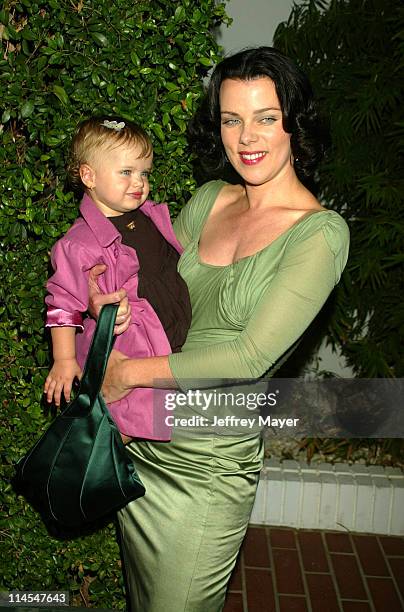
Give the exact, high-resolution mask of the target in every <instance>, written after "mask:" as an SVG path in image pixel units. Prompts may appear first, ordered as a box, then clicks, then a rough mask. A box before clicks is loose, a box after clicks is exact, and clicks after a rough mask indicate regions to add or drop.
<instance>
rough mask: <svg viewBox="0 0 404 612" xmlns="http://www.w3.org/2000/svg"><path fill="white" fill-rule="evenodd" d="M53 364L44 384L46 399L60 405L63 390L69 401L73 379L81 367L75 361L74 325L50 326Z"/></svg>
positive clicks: (76, 376) (78, 375)
mask: <svg viewBox="0 0 404 612" xmlns="http://www.w3.org/2000/svg"><path fill="white" fill-rule="evenodd" d="M51 334H52V345H53V360H54V362H53V366H52V369H51V371H50V372H49V374H48V376H47V378H46V380H45V386H44V393H45V394H46V400H47V401H48V402H49V403H50V402H51V401H52V399H53V401H54V402H55V404H56V406H60V399H61V395H62V392H63V395H64V398H65V400H66V401H67V402H68V401H70V392H71V390H72V384H73V380H74V379H75V378H80V377H81V369H80V366H79V364H78V363H77V361H76V347H75V334H76V328H75V327H52V328H51Z"/></svg>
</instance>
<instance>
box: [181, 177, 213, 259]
mask: <svg viewBox="0 0 404 612" xmlns="http://www.w3.org/2000/svg"><path fill="white" fill-rule="evenodd" d="M224 185H225V183H224V181H210V182H209V183H205V184H204V185H202V187H200V188H199V189H198V190H197V191H196V192H195V193H194V195H193V196H192V198H191V199H190V200H189V202H188V203H187V204H186V205H185V206H184V208H183V209H182V210H181V211H180V212H179V214H178V216H177V217H176V219H175V221H174V223H173V226H174V232H175V235H176V236H177V240H178V241H179V242H180V243H181V245H182V246H183V247H184V248H185V247H186V246H187V245H188V243H189V242H191V240H193V239H194V238H195V237H199V235H200V233H201V230H202V227H203V224H204V222H205V219H206V217H207V216H208V214H209V212H210V209H211V208H212V206H213V203H214V201H215V200H216V197H217V194H218V193H219V191H220V189H221V188H222V187H223V186H224Z"/></svg>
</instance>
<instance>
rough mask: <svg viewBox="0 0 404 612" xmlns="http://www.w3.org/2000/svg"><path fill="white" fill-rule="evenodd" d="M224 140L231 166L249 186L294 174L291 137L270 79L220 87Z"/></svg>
mask: <svg viewBox="0 0 404 612" xmlns="http://www.w3.org/2000/svg"><path fill="white" fill-rule="evenodd" d="M219 102H220V114H221V137H222V142H223V146H224V149H225V151H226V155H227V157H228V159H229V162H230V163H231V165H232V166H233V167H234V168H235V170H236V171H237V172H238V173H239V174H240V176H241V177H242V178H243V179H244V180H245V182H246V183H247V184H251V185H262V184H264V183H267V182H268V181H271V180H273V179H274V178H277V177H282V176H287V175H288V173H290V172H293V166H292V164H291V149H290V134H288V133H287V132H285V130H284V129H283V125H282V110H281V107H280V103H279V100H278V96H277V95H276V91H275V85H274V83H273V81H272V80H271V79H270V78H269V77H260V78H257V79H253V80H250V81H242V80H239V79H225V80H224V81H223V83H222V85H221V87H220V95H219Z"/></svg>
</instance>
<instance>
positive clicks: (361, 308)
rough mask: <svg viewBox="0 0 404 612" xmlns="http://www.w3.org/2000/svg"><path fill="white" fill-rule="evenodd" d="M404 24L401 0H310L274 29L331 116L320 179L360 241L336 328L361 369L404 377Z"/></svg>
mask: <svg viewBox="0 0 404 612" xmlns="http://www.w3.org/2000/svg"><path fill="white" fill-rule="evenodd" d="M403 32H404V5H403V2H402V0H362V1H361V2H358V1H357V0H331V1H330V2H328V1H325V0H304V1H303V2H299V3H298V4H296V5H295V6H294V7H293V10H292V12H291V15H290V17H289V20H288V22H287V23H286V22H285V23H283V24H281V25H280V26H279V27H278V29H277V31H276V33H275V38H274V40H275V44H276V46H277V47H278V48H279V49H280V50H281V51H283V52H284V53H286V54H288V55H290V56H291V57H293V58H294V59H295V60H296V61H297V62H299V63H301V65H302V66H303V67H304V69H305V71H306V72H307V73H308V75H309V77H310V79H311V81H312V83H313V86H314V88H315V91H316V93H317V95H318V96H319V98H320V101H321V107H322V109H323V110H324V111H325V112H326V113H327V115H328V117H329V119H330V125H331V133H332V142H333V148H332V151H331V153H330V155H329V158H328V160H326V163H324V164H323V165H322V168H321V169H320V187H321V191H322V194H323V197H324V201H325V202H327V203H328V205H329V206H332V207H333V208H334V209H335V210H338V211H340V212H341V213H342V214H343V216H344V217H345V219H346V220H347V221H348V223H349V227H350V231H351V249H350V254H349V259H348V264H347V267H346V270H345V273H344V275H343V279H342V282H341V283H340V285H339V286H338V288H337V290H336V293H335V295H336V299H335V301H334V304H335V309H334V311H333V318H332V321H331V324H330V326H329V333H330V337H331V338H332V340H333V342H334V343H335V344H337V345H338V346H339V348H340V350H341V352H342V354H343V355H344V357H345V358H346V360H347V362H348V364H349V365H350V366H351V367H352V368H353V370H354V372H355V375H356V376H360V377H362V378H375V377H381V378H382V377H397V378H400V377H403V376H404V358H403V350H402V347H403V343H404V325H403V321H404V305H403V299H402V286H403V260H404V257H403V250H404V241H403V235H404V232H403V229H404V208H403V193H404V179H403V172H402V165H403V149H404V129H403V128H404V123H403V117H402V99H403V96H404V81H403V78H402V67H403V65H404V43H403Z"/></svg>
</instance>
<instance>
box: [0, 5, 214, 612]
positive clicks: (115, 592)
mask: <svg viewBox="0 0 404 612" xmlns="http://www.w3.org/2000/svg"><path fill="white" fill-rule="evenodd" d="M225 19H226V16H225V13H224V6H223V5H222V4H220V3H218V4H217V5H216V3H215V1H214V0H181V1H177V2H167V1H166V0H161V1H158V0H148V1H147V2H139V1H138V2H136V1H132V2H129V3H128V2H126V1H123V0H114V2H110V1H105V0H98V2H89V1H88V0H72V1H71V2H70V1H69V2H68V1H63V0H49V1H48V2H40V1H35V0H33V1H32V0H21V1H20V2H16V1H15V0H9V1H8V0H6V2H5V3H3V8H2V10H1V11H0V38H1V43H2V50H1V59H0V99H1V102H2V115H1V124H0V134H1V141H2V146H1V148H0V186H1V204H0V241H1V248H2V259H1V267H2V277H1V278H2V283H1V287H0V351H1V355H2V364H1V367H0V401H1V406H2V411H1V425H0V452H1V460H2V464H1V470H2V484H1V491H0V504H1V508H0V512H1V518H0V546H1V550H0V552H1V559H0V589H12V588H17V589H37V590H38V589H43V588H45V587H46V588H48V589H51V588H54V589H59V590H60V589H62V588H67V589H69V590H70V591H71V592H72V593H73V594H75V596H74V603H75V604H76V605H92V606H97V607H114V608H123V607H124V598H123V583H122V578H121V571H120V562H119V552H118V547H117V544H116V541H115V531H114V526H113V525H109V526H107V527H106V528H105V529H104V530H103V531H101V532H98V533H95V534H93V535H91V536H87V537H85V538H79V539H76V540H65V541H63V540H58V539H55V538H52V537H50V536H49V535H48V534H47V532H46V530H45V528H44V527H43V525H42V524H41V522H40V520H39V518H38V516H37V515H36V514H35V512H34V511H33V510H32V509H31V508H30V507H29V506H28V505H27V504H26V503H25V501H24V500H23V499H22V498H19V497H16V496H15V494H14V493H13V491H12V490H11V487H10V485H8V484H7V482H8V480H9V478H10V476H11V474H12V471H13V470H12V465H13V463H14V462H15V461H16V460H17V459H18V458H19V457H20V456H21V454H22V452H23V451H24V450H25V449H27V448H28V447H29V446H30V445H31V444H32V442H33V441H34V440H35V439H36V438H37V437H38V435H39V433H40V432H41V431H42V430H43V429H44V427H45V426H46V424H47V423H48V421H49V418H50V417H49V415H44V412H43V405H42V403H41V401H42V386H43V381H44V378H45V375H46V373H47V370H48V366H49V350H48V344H47V340H46V338H45V336H44V332H43V319H44V307H43V298H44V283H45V280H46V277H47V274H48V261H49V250H50V247H51V245H52V244H53V243H54V242H55V240H56V239H57V238H58V237H59V236H60V235H61V234H62V233H64V232H65V231H66V230H67V228H68V227H69V225H70V224H71V223H72V221H73V220H74V218H75V217H76V215H77V204H78V203H77V202H76V201H75V199H74V197H73V195H72V194H71V193H69V191H68V190H66V188H65V186H64V183H65V171H64V159H65V153H66V146H67V144H68V142H69V139H70V136H71V133H72V130H73V128H74V126H75V125H76V123H77V122H78V121H79V120H81V119H82V118H84V117H87V116H89V115H91V114H95V113H101V112H109V111H110V112H113V113H115V114H119V115H122V116H123V117H128V118H130V119H134V120H136V121H138V122H140V123H141V124H142V125H144V126H145V127H146V129H148V130H149V132H150V133H151V134H152V136H153V140H154V148H155V169H154V171H153V176H152V191H151V195H152V196H153V197H154V199H156V200H157V201H167V200H168V201H169V202H170V203H171V207H172V210H173V211H174V212H175V210H176V209H177V208H179V207H180V206H181V205H182V204H183V203H184V201H185V199H186V198H187V197H188V195H189V193H190V192H192V190H193V188H194V181H193V178H192V169H191V161H192V160H190V158H189V156H188V154H187V150H186V139H185V127H186V123H187V121H188V119H189V117H190V116H191V115H192V114H193V112H194V109H195V105H196V103H197V101H198V99H199V97H200V96H201V93H202V84H201V83H202V78H203V76H205V74H206V72H207V71H208V69H209V67H210V66H211V65H212V64H213V63H216V61H217V60H218V47H217V45H216V44H215V42H214V40H213V38H212V35H211V30H212V28H213V27H214V26H216V25H217V24H219V23H220V22H222V21H224V20H225Z"/></svg>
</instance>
